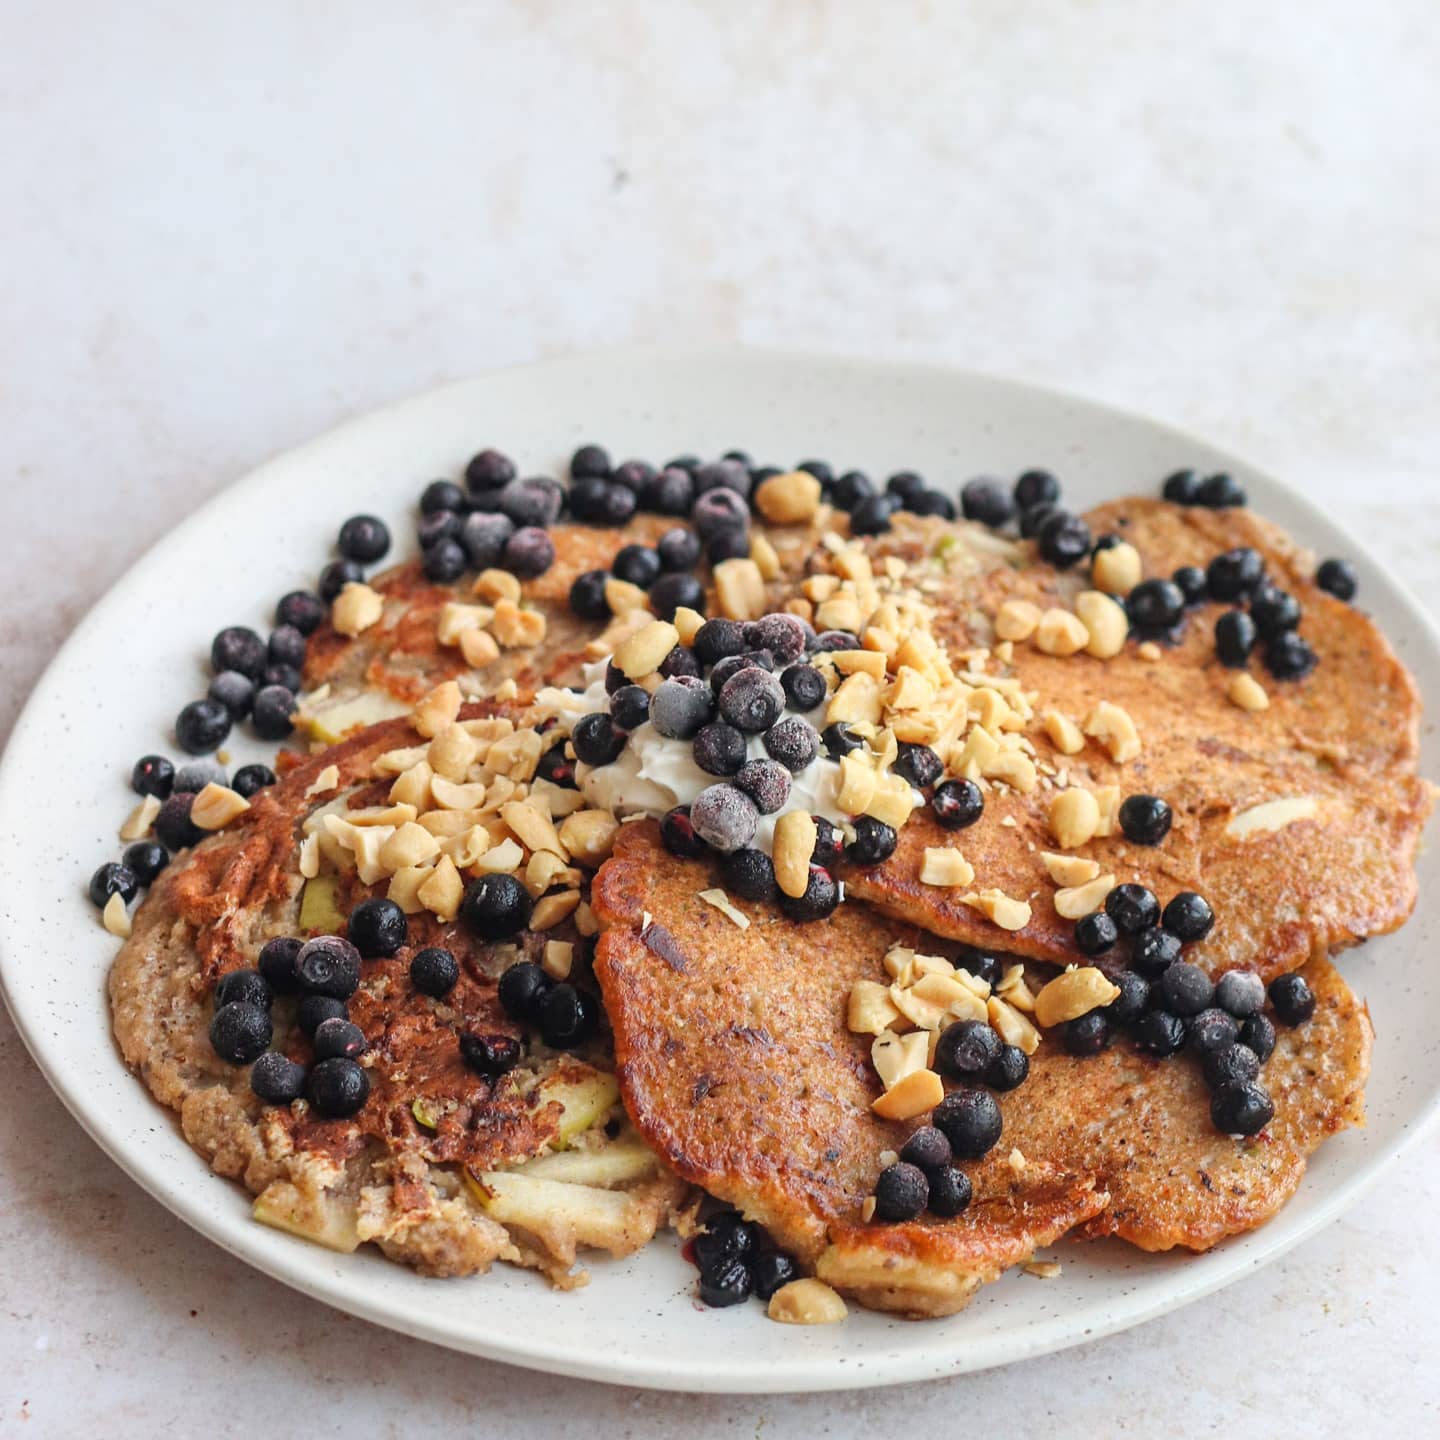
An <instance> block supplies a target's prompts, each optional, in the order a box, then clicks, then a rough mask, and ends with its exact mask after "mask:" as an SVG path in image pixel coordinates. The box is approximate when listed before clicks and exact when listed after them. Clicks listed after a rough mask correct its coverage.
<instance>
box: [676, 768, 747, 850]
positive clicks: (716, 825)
mask: <svg viewBox="0 0 1440 1440" xmlns="http://www.w3.org/2000/svg"><path fill="white" fill-rule="evenodd" d="M690 823H691V824H692V825H693V826H694V827H695V833H696V834H697V835H698V836H699V837H700V838H701V839H702V840H703V841H705V843H706V844H707V845H710V846H712V847H713V848H714V849H716V850H718V851H720V853H721V854H722V855H728V854H729V853H730V852H731V851H732V850H738V849H740V848H741V846H743V845H748V844H749V843H750V842H751V841H752V840H753V839H754V838H755V831H756V829H757V827H758V826H759V823H760V814H759V811H757V810H756V808H755V804H754V802H753V801H752V800H751V799H750V797H749V796H748V795H746V794H745V793H744V792H743V791H741V790H737V789H736V788H735V786H733V785H730V784H720V785H708V786H706V788H705V789H704V790H702V791H701V792H700V793H699V795H697V796H696V797H695V801H694V803H693V804H692V805H691V806H690Z"/></svg>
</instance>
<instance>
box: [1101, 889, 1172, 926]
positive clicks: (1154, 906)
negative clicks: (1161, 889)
mask: <svg viewBox="0 0 1440 1440" xmlns="http://www.w3.org/2000/svg"><path fill="white" fill-rule="evenodd" d="M1105 913H1106V914H1107V915H1108V916H1109V917H1110V918H1111V919H1112V920H1113V921H1114V922H1115V924H1116V926H1117V927H1118V928H1119V929H1120V931H1121V933H1122V934H1125V935H1138V934H1139V933H1140V932H1141V931H1142V930H1145V929H1148V928H1149V927H1150V926H1151V925H1158V924H1159V923H1160V902H1159V901H1158V900H1157V899H1156V898H1155V896H1154V894H1153V893H1152V892H1151V891H1149V890H1147V889H1146V888H1145V887H1144V886H1143V885H1135V884H1129V883H1127V884H1124V885H1117V886H1115V888H1114V889H1113V890H1111V892H1110V893H1109V894H1108V895H1107V896H1106V897H1105Z"/></svg>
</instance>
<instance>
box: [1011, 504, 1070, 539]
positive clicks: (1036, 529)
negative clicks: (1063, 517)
mask: <svg viewBox="0 0 1440 1440" xmlns="http://www.w3.org/2000/svg"><path fill="white" fill-rule="evenodd" d="M1059 513H1060V507H1059V506H1058V505H1051V504H1040V505H1031V506H1030V507H1029V508H1028V509H1025V510H1022V511H1021V512H1020V538H1021V539H1022V540H1033V539H1034V538H1035V537H1036V536H1037V535H1038V534H1039V533H1040V527H1041V526H1042V525H1044V524H1045V522H1046V521H1047V520H1048V519H1049V518H1050V517H1051V516H1052V515H1056V514H1059Z"/></svg>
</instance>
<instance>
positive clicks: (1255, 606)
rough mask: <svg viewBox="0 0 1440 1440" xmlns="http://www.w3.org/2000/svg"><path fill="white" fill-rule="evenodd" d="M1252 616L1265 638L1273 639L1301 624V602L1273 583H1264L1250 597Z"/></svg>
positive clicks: (1256, 626)
mask: <svg viewBox="0 0 1440 1440" xmlns="http://www.w3.org/2000/svg"><path fill="white" fill-rule="evenodd" d="M1250 618H1251V619H1252V620H1253V621H1254V622H1255V628H1256V629H1257V630H1258V631H1259V632H1260V634H1261V635H1262V636H1264V637H1265V639H1267V640H1273V639H1274V638H1275V636H1277V635H1281V634H1283V633H1284V632H1285V631H1286V630H1293V629H1295V627H1296V626H1297V625H1299V623H1300V620H1301V610H1300V602H1299V601H1298V600H1297V599H1296V598H1295V597H1294V596H1293V595H1289V594H1287V593H1286V592H1285V591H1284V590H1277V589H1276V588H1275V587H1274V586H1273V585H1262V586H1260V588H1259V589H1258V590H1256V591H1255V593H1254V595H1252V596H1251V598H1250Z"/></svg>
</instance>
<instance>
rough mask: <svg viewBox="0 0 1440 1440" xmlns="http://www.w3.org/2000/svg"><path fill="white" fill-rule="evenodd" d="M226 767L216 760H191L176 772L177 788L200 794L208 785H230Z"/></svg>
mask: <svg viewBox="0 0 1440 1440" xmlns="http://www.w3.org/2000/svg"><path fill="white" fill-rule="evenodd" d="M229 783H230V780H229V777H228V776H227V775H226V774H225V767H224V766H223V765H221V764H220V763H219V762H218V761H216V760H191V761H189V762H188V763H187V764H184V765H182V766H181V767H180V768H179V769H178V770H177V771H176V772H175V788H176V789H177V790H188V791H189V792H190V793H191V794H192V795H198V794H199V793H200V791H202V790H203V789H204V788H205V787H206V786H207V785H228V784H229Z"/></svg>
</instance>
